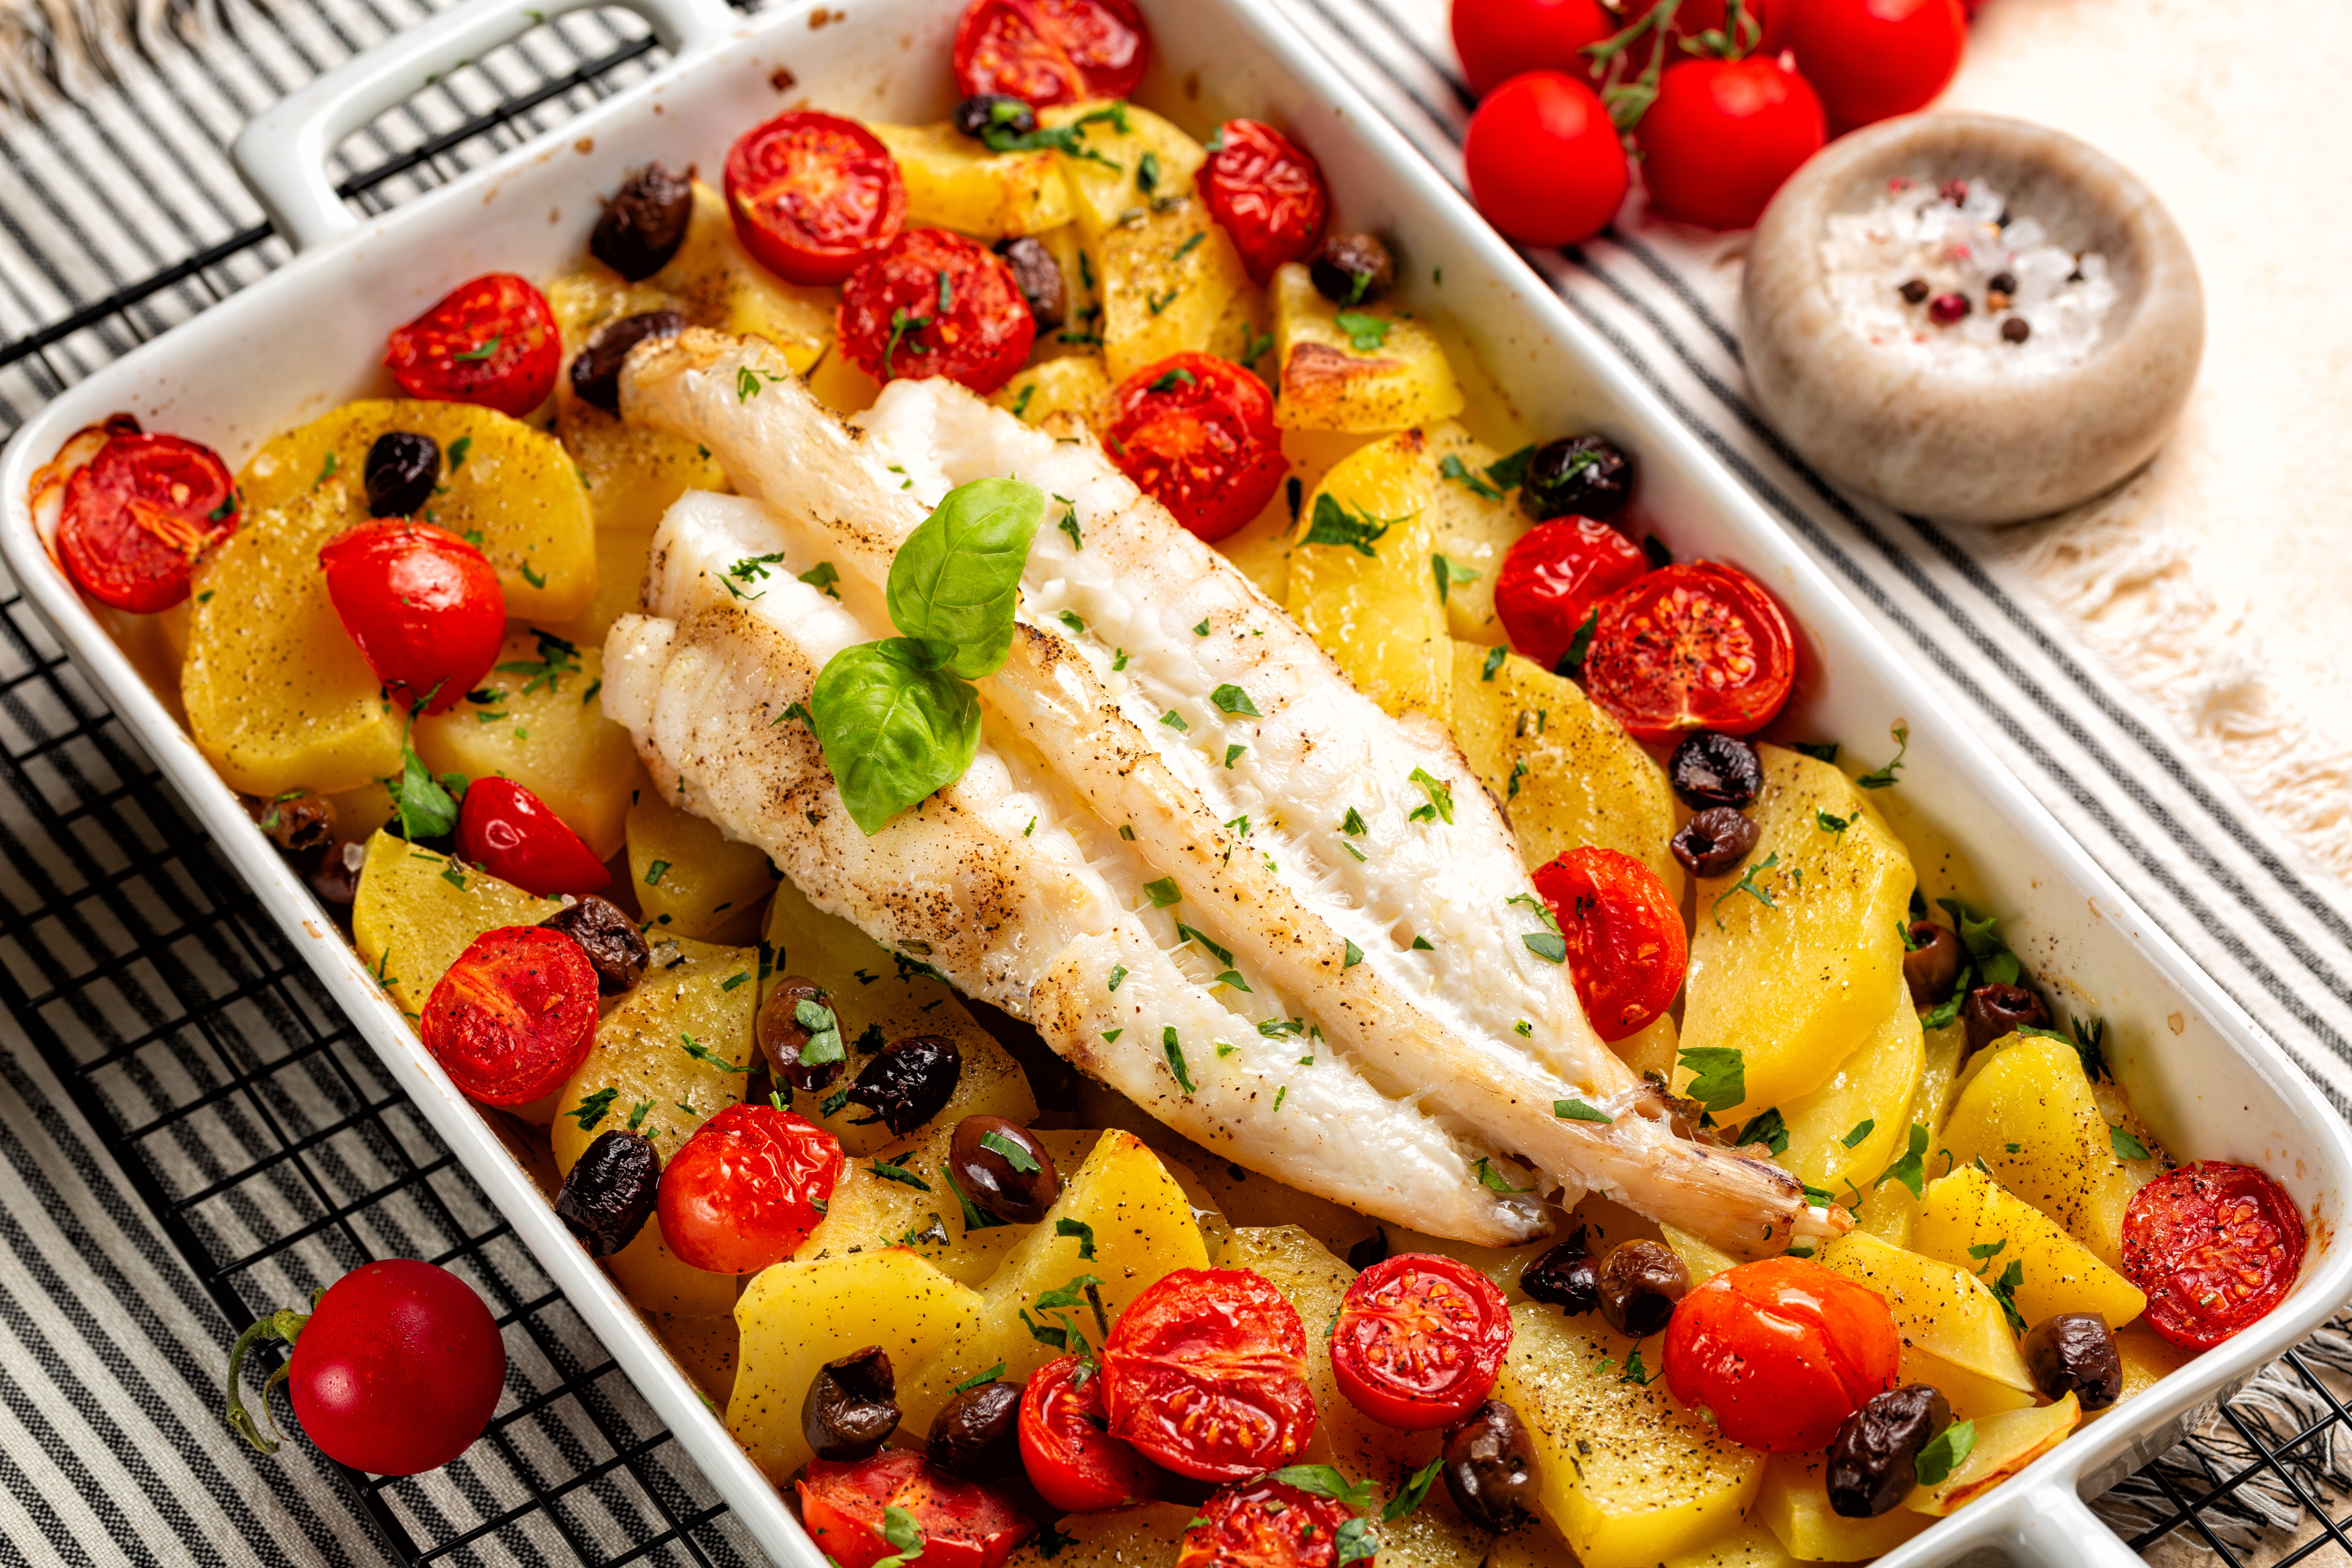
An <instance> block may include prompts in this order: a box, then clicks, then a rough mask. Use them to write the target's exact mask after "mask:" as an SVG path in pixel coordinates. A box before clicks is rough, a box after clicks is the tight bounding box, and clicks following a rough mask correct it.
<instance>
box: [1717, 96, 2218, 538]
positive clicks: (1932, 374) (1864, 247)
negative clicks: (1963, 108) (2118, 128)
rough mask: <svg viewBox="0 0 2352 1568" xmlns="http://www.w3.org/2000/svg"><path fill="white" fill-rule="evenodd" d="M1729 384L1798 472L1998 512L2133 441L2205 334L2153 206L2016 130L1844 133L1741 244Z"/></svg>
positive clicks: (2055, 137) (2064, 148) (1946, 126)
mask: <svg viewBox="0 0 2352 1568" xmlns="http://www.w3.org/2000/svg"><path fill="white" fill-rule="evenodd" d="M1741 317H1742V321H1741V327H1740V331H1741V344H1742V348H1743V351H1744V354H1745V358H1746V362H1747V369H1748V383H1749V384H1750V385H1751V386H1752V387H1753V388H1754V389H1755V393H1756V397H1757V402H1758V405H1759V406H1760V407H1761V408H1762V410H1763V412H1764V415H1765V416H1766V417H1767V418H1768V419H1769V420H1770V421H1771V423H1772V425H1773V426H1774V427H1775V428H1776V429H1778V430H1779V431H1780V434H1781V436H1782V437H1784V438H1785V439H1786V440H1787V441H1788V442H1789V444H1790V446H1791V447H1794V448H1795V449H1796V450H1797V451H1798V452H1799V453H1800V454H1801V455H1802V456H1803V457H1804V458H1805V459H1806V460H1807V461H1808V462H1810V463H1811V464H1812V465H1813V467H1815V468H1818V469H1820V470H1821V471H1822V473H1824V474H1826V475H1827V476H1829V477H1830V478H1831V479H1834V480H1836V481H1837V482H1838V483H1840V484H1842V485H1844V486H1846V487H1847V488H1848V489H1854V490H1858V491H1860V492H1862V493H1864V494H1865V495H1869V496H1873V497H1875V498H1876V499H1878V500H1883V501H1885V502H1886V503H1887V504H1889V505H1890V506H1894V507H1895V508H1898V509H1899V510H1904V511H1906V512H1916V513H1918V514H1921V515H1924V516H1927V517H1934V518H1939V519H1945V520H1949V521H1960V522H1979V523H1998V522H2015V521H2022V520H2024V519H2027V518H2032V517H2041V516H2043V515H2045V514H2047V513H2050V512H2053V511H2056V510H2060V509H2062V508H2064V507H2068V506H2072V505H2074V504H2075V503H2076V502H2078V501H2083V500H2088V499H2090V498H2091V497H2092V496H2095V495H2097V494H2098V493H2099V492H2100V491H2102V490H2105V489H2107V488H2109V487H2110V486H2112V485H2114V484H2116V483H2117V482H2118V481H2120V480H2122V479H2124V478H2126V476H2128V475H2129V474H2131V473H2132V472H2133V471H2134V470H2135V469H2137V468H2139V467H2140V465H2141V464H2143V463H2145V462H2147V460H2148V459H2149V458H2151V457H2153V456H2155V454H2156V451H2157V448H2158V447H2160V446H2162V445H2163V443H2164V438H2165V437H2166V436H2167V435H2168V433H2169V432H2170V430H2171V428H2172V426H2173V423H2174V421H2175V420H2176V419H2178V418H2179V414H2180V409H2181V405H2183V404H2184V403H2186V402H2187V400H2188V397H2189V388H2190V386H2191V384H2193V383H2194V382H2195V380H2196V378H2197V362H2198V360H2199V358H2200V355H2201V354H2202V353H2203V352H2204V346H2205V295H2204V290H2203V288H2202V286H2201V285H2200V283H2199V281H2198V278H2197V264H2196V261H2195V259H2194V258H2192V257H2191V256H2190V255H2189V242H2188V240H2187V239H2186V238H2185V237H2183V236H2182V234H2181V232H2180V229H2179V225H2177V224H2175V223H2174V222H2173V220H2172V216H2171V215H2170V214H2169V213H2168V212H2166V211H2165V209H2164V205H2163V204H2162V203H2160V202H2159V201H2158V200H2157V198H2156V195H2155V194H2154V193H2153V192H2151V191H2150V190H2149V189H2148V188H2147V186H2146V185H2144V184H2141V183H2140V182H2139V180H2138V179H2137V178H2136V177H2135V176H2134V175H2133V174H2131V173H2130V172H2129V171H2128V170H2126V169H2125V168H2124V167H2123V166H2122V165H2121V164H2119V163H2116V162H2115V160H2113V159H2112V158H2109V157H2108V156H2107V155H2106V154H2105V153H2101V152H2099V151H2098V150H2097V149H2096V148H2095V147H2092V146H2090V145H2088V144H2087V143H2085V142H2079V141H2077V140H2075V139H2074V137H2071V136H2068V135H2065V134H2064V133H2063V132H2056V131H2052V130H2050V129H2048V128H2046V127H2043V126H2039V125H2031V124H2027V123H2026V122H2024V121H2016V120H2002V119H1997V118H1994V117H1992V116H1990V115H1976V114H1919V115H1910V116H1906V118H1903V119H1900V120H1892V121H1885V122H1883V123H1881V124H1877V125H1873V126H1870V127H1868V128H1866V129H1864V130H1862V131H1858V132H1853V134H1852V135H1849V136H1846V137H1843V138H1842V139H1840V140H1839V141H1837V142H1833V143H1832V144H1831V145H1830V146H1829V147H1827V148H1826V149H1824V150H1823V151H1822V153H1820V154H1819V155H1817V156H1816V157H1815V158H1814V159H1813V160H1812V161H1811V163H1807V164H1806V165H1805V166H1804V167H1803V168H1801V169H1800V170H1799V171H1798V172H1797V174H1796V175H1795V176H1794V177H1793V178H1791V179H1790V181H1789V183H1788V184H1786V185H1784V186H1782V187H1781V188H1780V194H1779V195H1776V196H1775V197H1773V199H1772V205H1770V206H1769V208H1768V209H1766V211H1765V214H1764V217H1763V220H1762V221H1761V222H1760V223H1759V225H1758V226H1757V228H1756V234H1755V237H1754V239H1753V242H1752V243H1751V245H1750V247H1749V249H1748V268H1747V279H1746V283H1745V286H1744V289H1743V293H1742V299H1741Z"/></svg>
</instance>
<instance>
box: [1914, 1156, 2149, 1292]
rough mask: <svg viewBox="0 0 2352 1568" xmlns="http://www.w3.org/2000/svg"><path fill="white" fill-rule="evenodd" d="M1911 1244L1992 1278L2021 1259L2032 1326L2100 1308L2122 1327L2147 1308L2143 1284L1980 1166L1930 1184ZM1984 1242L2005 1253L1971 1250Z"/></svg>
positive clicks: (2020, 1287) (1931, 1255)
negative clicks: (2119, 1270) (2098, 1255)
mask: <svg viewBox="0 0 2352 1568" xmlns="http://www.w3.org/2000/svg"><path fill="white" fill-rule="evenodd" d="M1911 1245H1912V1247H1913V1248H1914V1249H1915V1250H1916V1251H1918V1252H1920V1253H1922V1254H1924V1255H1925V1256H1927V1257H1929V1258H1939V1259H1941V1260H1942V1261H1944V1262H1946V1263H1949V1264H1952V1265H1954V1266H1955V1267H1958V1268H1967V1269H1969V1270H1970V1271H1971V1272H1974V1273H1979V1274H1981V1275H1983V1276H1984V1277H1986V1278H1989V1279H1990V1278H1997V1277H1999V1276H2000V1274H2001V1273H2002V1272H2003V1271H2004V1270H2006V1269H2007V1268H2008V1267H2009V1265H2010V1264H2011V1263H2015V1264H2017V1265H2018V1266H2019V1267H2020V1268H2021V1269H2022V1270H2023V1279H2022V1280H2021V1282H2020V1283H2019V1285H2018V1287H2017V1291H2016V1295H2015V1297H2014V1300H2015V1301H2016V1303H2017V1310H2018V1311H2019V1312H2020V1313H2021V1315H2022V1316H2023V1317H2024V1319H2025V1321H2026V1322H2027V1323H2029V1324H2032V1323H2038V1322H2040V1321H2042V1319H2044V1318H2047V1317H2050V1316H2052V1315H2053V1314H2054V1313H2058V1312H2095V1313H2097V1314H2098V1315H2099V1316H2100V1317H2102V1318H2104V1319H2105V1320H2106V1323H2107V1327H2109V1328H2111V1329H2120V1328H2122V1327H2123V1326H2124V1325H2125V1324H2126V1323H2128V1322H2130V1321H2132V1320H2133V1319H2134V1318H2137V1317H2138V1316H2139V1315H2140V1313H2141V1312H2143V1311H2145V1310H2147V1297H2146V1296H2144V1295H2142V1294H2141V1293H2140V1291H2139V1289H2138V1287H2137V1286H2135V1285H2134V1284H2133V1283H2132V1282H2131V1281H2130V1280H2128V1279H2125V1278H2124V1277H2123V1276H2122V1275H2120V1274H2118V1273H2116V1271H2115V1270H2114V1269H2112V1268H2108V1267H2107V1266H2106V1265H2105V1264H2104V1263H2102V1262H2100V1261H2099V1260H2098V1259H2097V1258H2094V1257H2093V1256H2091V1252H2090V1249H2089V1248H2088V1247H2084V1245H2083V1244H2082V1243H2081V1242H2079V1241H2076V1240H2075V1239H2074V1237H2071V1236H2068V1235H2067V1234H2066V1233H2065V1232H2064V1231H2063V1230H2061V1229H2059V1228H2058V1226H2057V1223H2056V1222H2055V1221H2053V1220H2052V1219H2051V1218H2050V1216H2049V1215H2045V1214H2043V1213H2042V1211H2041V1210H2040V1209H2037V1208H2035V1207H2034V1206H2033V1205H2031V1204H2029V1203H2027V1202H2025V1201H2024V1200H2023V1199H2022V1198H2019V1197H2015V1196H2012V1195H2011V1194H2008V1193H2005V1192H2003V1191H2002V1190H2001V1189H2000V1187H1999V1186H1998V1185H1996V1184H1994V1183H1993V1181H1992V1179H1991V1178H1990V1177H1989V1176H1987V1175H1986V1174H1985V1173H1983V1172H1982V1171H1979V1170H1978V1169H1977V1168H1976V1167H1975V1166H1974V1165H1962V1166H1960V1167H1959V1168H1958V1170H1956V1171H1954V1172H1953V1173H1951V1174H1950V1175H1948V1176H1945V1177H1942V1178H1940V1179H1939V1180H1937V1181H1935V1182H1932V1183H1930V1184H1928V1186H1927V1199H1926V1201H1925V1202H1923V1203H1922V1204H1921V1205H1919V1223H1918V1225H1917V1226H1916V1228H1915V1229H1914V1230H1913V1232H1912V1240H1911ZM1978 1247H1996V1248H1998V1249H1999V1250H1997V1251H1994V1252H1992V1253H1991V1254H1990V1256H1987V1255H1984V1254H1981V1253H1974V1252H1972V1251H1971V1250H1970V1249H1971V1248H1978Z"/></svg>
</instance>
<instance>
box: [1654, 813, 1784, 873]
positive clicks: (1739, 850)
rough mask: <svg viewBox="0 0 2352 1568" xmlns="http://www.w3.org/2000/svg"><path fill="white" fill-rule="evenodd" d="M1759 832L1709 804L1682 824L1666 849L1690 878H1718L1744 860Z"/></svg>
mask: <svg viewBox="0 0 2352 1568" xmlns="http://www.w3.org/2000/svg"><path fill="white" fill-rule="evenodd" d="M1762 833H1763V829H1762V828H1760V827H1758V826H1756V823H1755V820H1754V819H1753V818H1751V817H1747V816H1741V815H1740V814H1739V813H1738V812H1737V811H1734V810H1733V809H1732V808H1731V807H1729V806H1727V805H1711V806H1709V807H1707V808H1706V810H1705V811H1702V812H1700V813H1698V814H1697V815H1696V816H1693V817H1692V818H1691V819H1690V820H1689V821H1688V822H1685V823H1684V824H1683V825H1682V827H1681V829H1680V830H1679V831H1677V832H1676V833H1675V836H1674V837H1672V838H1670V839H1668V840H1667V841H1666V847H1667V848H1668V849H1669V850H1671V851H1672V852H1673V854H1674V857H1675V861H1676V863H1677V864H1679V865H1680V866H1681V867H1682V868H1683V869H1684V870H1685V871H1688V872H1689V873H1690V874H1691V875H1692V876H1694V877H1720V876H1723V875H1724V874H1725V873H1727V872H1728V871H1729V870H1730V869H1731V868H1733V867H1734V866H1737V865H1738V864H1739V863H1740V862H1741V861H1742V860H1745V859H1746V858H1748V851H1749V850H1750V849H1753V848H1755V847H1756V840H1757V839H1758V837H1760V836H1761V835H1762Z"/></svg>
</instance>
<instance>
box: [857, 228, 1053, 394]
mask: <svg viewBox="0 0 2352 1568" xmlns="http://www.w3.org/2000/svg"><path fill="white" fill-rule="evenodd" d="M838 318H839V319H838V321H837V322H836V326H835V331H836V335H837V336H838V337H839V338H840V339H841V347H842V352H843V353H846V354H847V355H848V356H849V357H850V358H851V359H853V360H855V361H856V362H857V364H858V366H859V367H860V368H861V369H863V370H864V371H865V372H866V374H868V375H870V376H872V377H874V378H875V379H876V380H877V381H895V380H898V379H899V378H900V377H905V378H908V379H909V380H912V379H916V378H919V377H922V376H927V375H943V376H946V377H947V378H948V379H949V380H950V381H959V382H961V383H962V384H964V385H966V386H968V387H970V388H971V389H972V390H973V391H974V392H977V393H981V394H982V395H986V394H988V393H992V392H994V391H995V390H996V389H997V388H998V387H1000V386H1003V384H1005V383H1006V382H1008V381H1010V380H1012V379H1013V372H1014V371H1017V370H1019V369H1020V368H1021V366H1022V364H1023V363H1024V362H1025V361H1026V360H1027V359H1028V357H1029V345H1030V344H1031V343H1032V342H1034V341H1035V340H1036V336H1037V318H1036V317H1034V316H1033V315H1031V314H1030V313H1029V301H1028V300H1026V299H1025V298H1024V297H1023V295H1022V292H1021V285H1020V284H1019V283H1018V282H1017V281H1016V280H1015V279H1013V268H1011V267H1009V266H1007V265H1006V264H1005V260H1004V258H1003V257H1001V256H999V255H997V254H996V253H995V252H994V251H992V250H991V249H989V248H988V247H986V246H984V245H982V244H981V243H979V242H978V241H977V240H971V239H966V238H965V237H963V236H961V235H960V234H950V233H949V232H948V231H947V230H946V229H943V228H915V229H908V231H907V232H906V233H905V234H902V235H900V236H899V237H898V238H897V239H896V240H894V241H892V242H891V243H890V245H889V246H888V247H886V248H885V249H883V250H882V251H880V252H879V253H877V255H875V256H873V257H871V258H868V259H867V260H866V264H865V265H864V266H862V267H860V268H858V269H857V270H856V272H855V273H854V274H852V275H851V277H850V279H849V281H848V282H847V283H845V284H844V285H843V286H842V289H841V308H840V310H839V311H838Z"/></svg>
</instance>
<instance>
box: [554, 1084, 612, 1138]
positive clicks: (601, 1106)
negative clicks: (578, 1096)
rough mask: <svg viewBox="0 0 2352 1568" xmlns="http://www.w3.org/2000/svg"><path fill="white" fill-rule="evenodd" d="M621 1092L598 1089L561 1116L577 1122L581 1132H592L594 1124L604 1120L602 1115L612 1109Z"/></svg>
mask: <svg viewBox="0 0 2352 1568" xmlns="http://www.w3.org/2000/svg"><path fill="white" fill-rule="evenodd" d="M620 1095H621V1091H620V1090H619V1089H598V1090H597V1091H596V1092H595V1093H593V1094H592V1095H588V1096H586V1097H585V1098H583V1100H581V1101H580V1103H579V1104H577V1105H575V1106H573V1107H572V1109H571V1110H567V1111H565V1112H564V1113H563V1114H564V1115H566V1116H569V1117H571V1118H572V1120H573V1121H577V1122H579V1123H580V1131H583V1132H589V1131H594V1129H595V1126H596V1123H598V1122H599V1121H604V1113H605V1112H606V1111H608V1110H612V1109H613V1101H614V1100H617V1099H619V1098H620Z"/></svg>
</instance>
